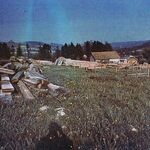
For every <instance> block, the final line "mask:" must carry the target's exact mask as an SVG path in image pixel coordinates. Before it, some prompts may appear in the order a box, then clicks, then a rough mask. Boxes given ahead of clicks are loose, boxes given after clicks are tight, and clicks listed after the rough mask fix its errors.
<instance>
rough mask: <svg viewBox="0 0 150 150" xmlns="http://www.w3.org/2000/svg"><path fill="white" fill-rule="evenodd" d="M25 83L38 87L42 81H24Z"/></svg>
mask: <svg viewBox="0 0 150 150" xmlns="http://www.w3.org/2000/svg"><path fill="white" fill-rule="evenodd" d="M23 81H24V82H25V83H28V84H30V85H35V86H36V85H38V84H39V83H40V82H41V81H40V80H38V79H23Z"/></svg>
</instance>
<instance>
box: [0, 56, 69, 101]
mask: <svg viewBox="0 0 150 150" xmlns="http://www.w3.org/2000/svg"><path fill="white" fill-rule="evenodd" d="M44 63H45V62H44ZM41 66H42V65H41ZM41 66H39V65H38V64H36V63H35V61H34V62H33V63H32V61H31V60H30V61H29V60H26V59H23V60H22V59H21V60H18V59H17V60H13V61H12V62H11V63H8V64H5V65H4V66H2V67H0V77H1V79H0V101H2V102H4V103H8V102H12V99H13V98H12V93H14V91H17V92H18V91H19V93H21V95H22V96H23V97H24V99H26V100H34V99H35V98H37V97H38V96H37V97H36V93H34V94H33V93H32V90H31V89H39V90H40V91H41V89H46V90H48V91H49V93H50V94H54V95H57V96H58V95H59V94H68V92H69V90H67V89H65V88H64V87H61V86H58V85H54V84H52V83H49V81H48V79H47V78H46V77H45V76H44V75H43V74H42V69H41ZM14 87H15V88H16V87H17V89H16V90H15V88H14ZM18 89H19V90H18Z"/></svg>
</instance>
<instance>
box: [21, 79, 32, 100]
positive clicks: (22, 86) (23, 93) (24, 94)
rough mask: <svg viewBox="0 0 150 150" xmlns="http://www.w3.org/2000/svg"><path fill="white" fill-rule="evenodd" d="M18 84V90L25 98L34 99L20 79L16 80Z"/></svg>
mask: <svg viewBox="0 0 150 150" xmlns="http://www.w3.org/2000/svg"><path fill="white" fill-rule="evenodd" d="M18 86H19V88H20V91H21V93H22V95H23V97H24V98H25V99H28V100H33V99H34V96H33V95H32V93H31V92H30V91H29V89H28V88H27V86H26V85H25V84H24V83H23V82H22V81H19V82H18Z"/></svg>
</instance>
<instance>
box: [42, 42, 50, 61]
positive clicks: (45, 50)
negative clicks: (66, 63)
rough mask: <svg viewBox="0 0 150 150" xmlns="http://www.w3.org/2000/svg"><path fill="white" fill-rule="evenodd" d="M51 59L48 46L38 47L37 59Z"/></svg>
mask: <svg viewBox="0 0 150 150" xmlns="http://www.w3.org/2000/svg"><path fill="white" fill-rule="evenodd" d="M51 58H52V57H51V46H50V45H49V44H44V45H43V46H40V47H39V59H43V60H50V59H51Z"/></svg>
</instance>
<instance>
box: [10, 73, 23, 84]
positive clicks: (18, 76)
mask: <svg viewBox="0 0 150 150" xmlns="http://www.w3.org/2000/svg"><path fill="white" fill-rule="evenodd" d="M23 75H24V71H19V72H17V73H16V74H15V75H14V76H13V77H12V79H11V82H12V83H17V82H18V81H19V80H20V79H21V78H22V77H23Z"/></svg>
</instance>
